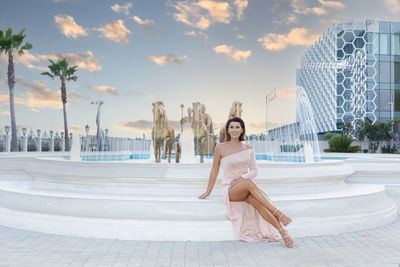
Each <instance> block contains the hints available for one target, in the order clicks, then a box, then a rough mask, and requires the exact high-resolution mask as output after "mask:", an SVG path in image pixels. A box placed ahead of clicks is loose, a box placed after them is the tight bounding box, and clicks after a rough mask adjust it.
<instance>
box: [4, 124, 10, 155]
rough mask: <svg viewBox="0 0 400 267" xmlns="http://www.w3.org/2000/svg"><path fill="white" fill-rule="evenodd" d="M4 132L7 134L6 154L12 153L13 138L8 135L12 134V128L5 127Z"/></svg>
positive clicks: (5, 138) (5, 139) (5, 137)
mask: <svg viewBox="0 0 400 267" xmlns="http://www.w3.org/2000/svg"><path fill="white" fill-rule="evenodd" d="M4 131H5V132H6V134H5V136H4V142H5V148H6V149H5V151H6V152H10V149H11V138H10V136H9V135H8V133H9V132H10V126H4Z"/></svg>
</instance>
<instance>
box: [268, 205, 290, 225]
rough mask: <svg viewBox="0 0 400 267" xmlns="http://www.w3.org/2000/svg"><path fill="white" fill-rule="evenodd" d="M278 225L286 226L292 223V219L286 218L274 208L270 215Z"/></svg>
mask: <svg viewBox="0 0 400 267" xmlns="http://www.w3.org/2000/svg"><path fill="white" fill-rule="evenodd" d="M272 215H274V216H275V217H276V218H277V219H278V221H279V222H280V223H282V224H283V225H284V226H287V225H288V224H289V223H291V222H292V218H290V217H288V216H286V215H285V214H283V213H282V212H281V211H280V210H278V208H275V210H274V212H273V213H272Z"/></svg>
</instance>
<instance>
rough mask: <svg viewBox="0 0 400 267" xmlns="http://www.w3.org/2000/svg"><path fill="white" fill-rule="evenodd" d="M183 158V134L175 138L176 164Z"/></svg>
mask: <svg viewBox="0 0 400 267" xmlns="http://www.w3.org/2000/svg"><path fill="white" fill-rule="evenodd" d="M181 156H182V146H181V134H177V135H176V137H175V162H176V163H179V161H180V158H181Z"/></svg>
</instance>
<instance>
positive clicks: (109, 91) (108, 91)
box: [89, 85, 119, 96]
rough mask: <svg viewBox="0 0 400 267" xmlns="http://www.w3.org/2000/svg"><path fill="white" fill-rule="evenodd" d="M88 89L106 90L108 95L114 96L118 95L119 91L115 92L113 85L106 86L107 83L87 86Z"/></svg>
mask: <svg viewBox="0 0 400 267" xmlns="http://www.w3.org/2000/svg"><path fill="white" fill-rule="evenodd" d="M89 90H92V91H99V92H106V93H109V94H110V95H114V96H117V95H119V93H118V92H117V90H116V89H115V87H112V86H107V85H99V86H92V87H90V88H89Z"/></svg>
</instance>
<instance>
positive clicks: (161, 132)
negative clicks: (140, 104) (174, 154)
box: [151, 101, 175, 163]
mask: <svg viewBox="0 0 400 267" xmlns="http://www.w3.org/2000/svg"><path fill="white" fill-rule="evenodd" d="M152 105H153V129H152V131H151V138H152V140H153V147H154V157H155V162H156V163H160V162H161V147H162V146H163V151H164V156H163V159H166V158H167V154H168V163H170V162H171V151H172V146H173V144H174V136H175V132H174V130H173V129H172V128H170V127H168V119H167V112H166V111H165V107H164V103H163V102H162V101H157V102H155V103H152Z"/></svg>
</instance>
